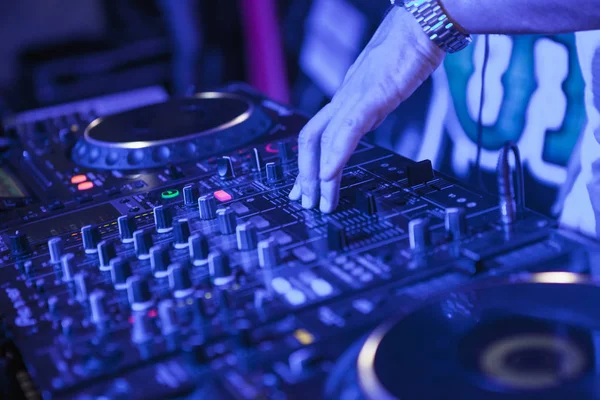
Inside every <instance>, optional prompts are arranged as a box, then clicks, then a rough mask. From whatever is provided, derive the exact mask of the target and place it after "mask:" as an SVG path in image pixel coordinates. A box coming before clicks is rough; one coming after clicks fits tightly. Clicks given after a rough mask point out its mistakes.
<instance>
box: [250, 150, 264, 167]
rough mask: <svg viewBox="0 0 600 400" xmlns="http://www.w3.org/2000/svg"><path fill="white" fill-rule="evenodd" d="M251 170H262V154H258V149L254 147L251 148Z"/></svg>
mask: <svg viewBox="0 0 600 400" xmlns="http://www.w3.org/2000/svg"><path fill="white" fill-rule="evenodd" d="M251 157H252V170H253V171H257V172H260V171H262V170H263V168H264V167H263V159H262V155H261V154H260V150H258V149H257V148H256V147H255V148H253V149H252V155H251Z"/></svg>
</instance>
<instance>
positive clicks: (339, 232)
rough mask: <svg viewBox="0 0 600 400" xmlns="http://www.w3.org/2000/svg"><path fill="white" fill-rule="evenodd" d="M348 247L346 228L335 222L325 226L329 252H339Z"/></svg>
mask: <svg viewBox="0 0 600 400" xmlns="http://www.w3.org/2000/svg"><path fill="white" fill-rule="evenodd" d="M347 245H348V236H347V234H346V228H345V227H344V226H343V225H342V224H340V223H339V222H337V221H329V224H327V246H328V248H329V250H331V251H341V250H343V249H344V248H345V247H346V246H347Z"/></svg>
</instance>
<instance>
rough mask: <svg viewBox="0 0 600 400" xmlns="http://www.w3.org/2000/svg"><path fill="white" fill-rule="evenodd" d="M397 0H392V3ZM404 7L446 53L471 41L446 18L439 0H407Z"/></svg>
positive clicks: (460, 48) (461, 47)
mask: <svg viewBox="0 0 600 400" xmlns="http://www.w3.org/2000/svg"><path fill="white" fill-rule="evenodd" d="M398 2H399V1H398V0H394V1H392V4H397V3H398ZM404 7H405V8H406V9H407V10H408V12H410V13H411V14H412V15H413V16H414V17H415V18H416V19H417V22H419V24H420V25H421V27H423V30H424V31H425V33H426V34H427V35H428V36H429V38H430V39H431V40H432V41H433V42H434V43H435V44H436V45H438V46H439V47H440V48H441V49H442V50H444V51H445V52H447V53H455V52H457V51H460V50H462V49H464V48H465V47H467V46H468V45H469V44H470V43H471V36H470V35H468V34H466V33H463V32H461V31H460V30H458V29H457V28H456V26H455V24H454V23H453V22H452V21H451V20H450V19H449V18H448V15H447V14H446V12H445V11H444V9H443V8H442V6H441V4H440V2H439V0H409V1H406V2H404Z"/></svg>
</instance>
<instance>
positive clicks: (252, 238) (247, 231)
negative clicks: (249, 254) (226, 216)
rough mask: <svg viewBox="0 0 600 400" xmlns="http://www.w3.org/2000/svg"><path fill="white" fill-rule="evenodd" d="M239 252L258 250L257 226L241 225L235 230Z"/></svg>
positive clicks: (248, 223) (250, 224)
mask: <svg viewBox="0 0 600 400" xmlns="http://www.w3.org/2000/svg"><path fill="white" fill-rule="evenodd" d="M235 234H236V238H237V246H238V250H253V249H255V248H256V242H257V235H256V226H254V224H253V223H252V222H244V223H243V224H239V225H238V226H237V227H236V229H235Z"/></svg>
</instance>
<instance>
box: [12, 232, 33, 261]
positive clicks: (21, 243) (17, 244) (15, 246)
mask: <svg viewBox="0 0 600 400" xmlns="http://www.w3.org/2000/svg"><path fill="white" fill-rule="evenodd" d="M10 249H11V250H12V252H13V254H15V255H22V254H27V253H30V252H31V246H30V244H29V239H28V238H27V236H26V235H25V234H24V233H21V232H19V231H16V232H15V234H14V235H10Z"/></svg>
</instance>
